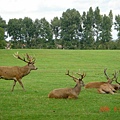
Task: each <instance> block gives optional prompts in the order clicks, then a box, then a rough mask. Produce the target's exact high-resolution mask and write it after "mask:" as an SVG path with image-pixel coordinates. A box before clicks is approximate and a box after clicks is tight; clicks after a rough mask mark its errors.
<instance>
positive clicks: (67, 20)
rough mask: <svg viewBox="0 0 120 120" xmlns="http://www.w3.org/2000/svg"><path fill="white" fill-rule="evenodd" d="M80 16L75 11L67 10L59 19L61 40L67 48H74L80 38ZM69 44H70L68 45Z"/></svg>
mask: <svg viewBox="0 0 120 120" xmlns="http://www.w3.org/2000/svg"><path fill="white" fill-rule="evenodd" d="M80 25H81V16H80V13H79V12H78V11H77V10H75V9H71V10H70V9H67V10H66V12H63V14H62V17H61V39H62V40H63V41H64V43H63V44H64V46H66V47H67V48H75V47H76V46H77V45H78V41H79V38H80V34H79V32H80V30H79V28H80ZM70 43H71V44H70Z"/></svg>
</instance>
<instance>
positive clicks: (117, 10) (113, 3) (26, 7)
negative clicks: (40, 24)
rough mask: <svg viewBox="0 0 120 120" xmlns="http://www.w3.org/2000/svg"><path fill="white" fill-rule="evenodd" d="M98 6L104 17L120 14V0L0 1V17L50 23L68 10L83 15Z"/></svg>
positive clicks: (7, 19)
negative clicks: (39, 20)
mask: <svg viewBox="0 0 120 120" xmlns="http://www.w3.org/2000/svg"><path fill="white" fill-rule="evenodd" d="M97 6H98V7H99V9H100V12H101V14H103V15H104V14H106V15H108V14H109V11H110V10H112V12H113V15H118V14H120V0H0V16H1V17H2V18H3V19H4V20H6V22H8V21H9V19H13V18H17V19H19V18H24V17H30V18H31V19H32V20H35V19H36V18H38V19H41V18H43V17H45V18H46V20H48V21H49V22H50V21H51V19H53V18H54V17H61V16H62V13H63V12H65V11H66V10H67V9H73V8H75V9H76V10H78V11H79V12H80V14H81V15H82V13H83V11H85V12H87V11H88V10H89V8H90V7H92V8H93V10H95V8H96V7H97ZM113 37H114V38H115V36H114V32H113Z"/></svg>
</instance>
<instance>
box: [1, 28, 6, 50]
mask: <svg viewBox="0 0 120 120" xmlns="http://www.w3.org/2000/svg"><path fill="white" fill-rule="evenodd" d="M5 45H6V42H5V40H4V29H3V28H1V27H0V48H5Z"/></svg>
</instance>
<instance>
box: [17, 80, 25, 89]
mask: <svg viewBox="0 0 120 120" xmlns="http://www.w3.org/2000/svg"><path fill="white" fill-rule="evenodd" d="M18 82H19V84H20V85H21V87H22V88H23V90H24V91H25V88H24V86H23V83H22V81H21V80H18Z"/></svg>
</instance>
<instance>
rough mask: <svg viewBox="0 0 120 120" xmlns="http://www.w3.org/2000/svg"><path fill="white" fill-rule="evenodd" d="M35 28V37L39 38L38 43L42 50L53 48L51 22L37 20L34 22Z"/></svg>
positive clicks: (43, 19)
mask: <svg viewBox="0 0 120 120" xmlns="http://www.w3.org/2000/svg"><path fill="white" fill-rule="evenodd" d="M34 26H35V29H36V30H35V36H36V38H37V41H36V42H37V43H38V44H40V45H39V46H40V47H41V48H43V47H44V48H49V47H50V48H51V47H52V45H53V43H52V42H53V41H52V35H53V34H52V29H51V26H50V24H49V22H48V21H47V20H46V19H45V18H42V19H40V20H38V19H36V20H35V22H34Z"/></svg>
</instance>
